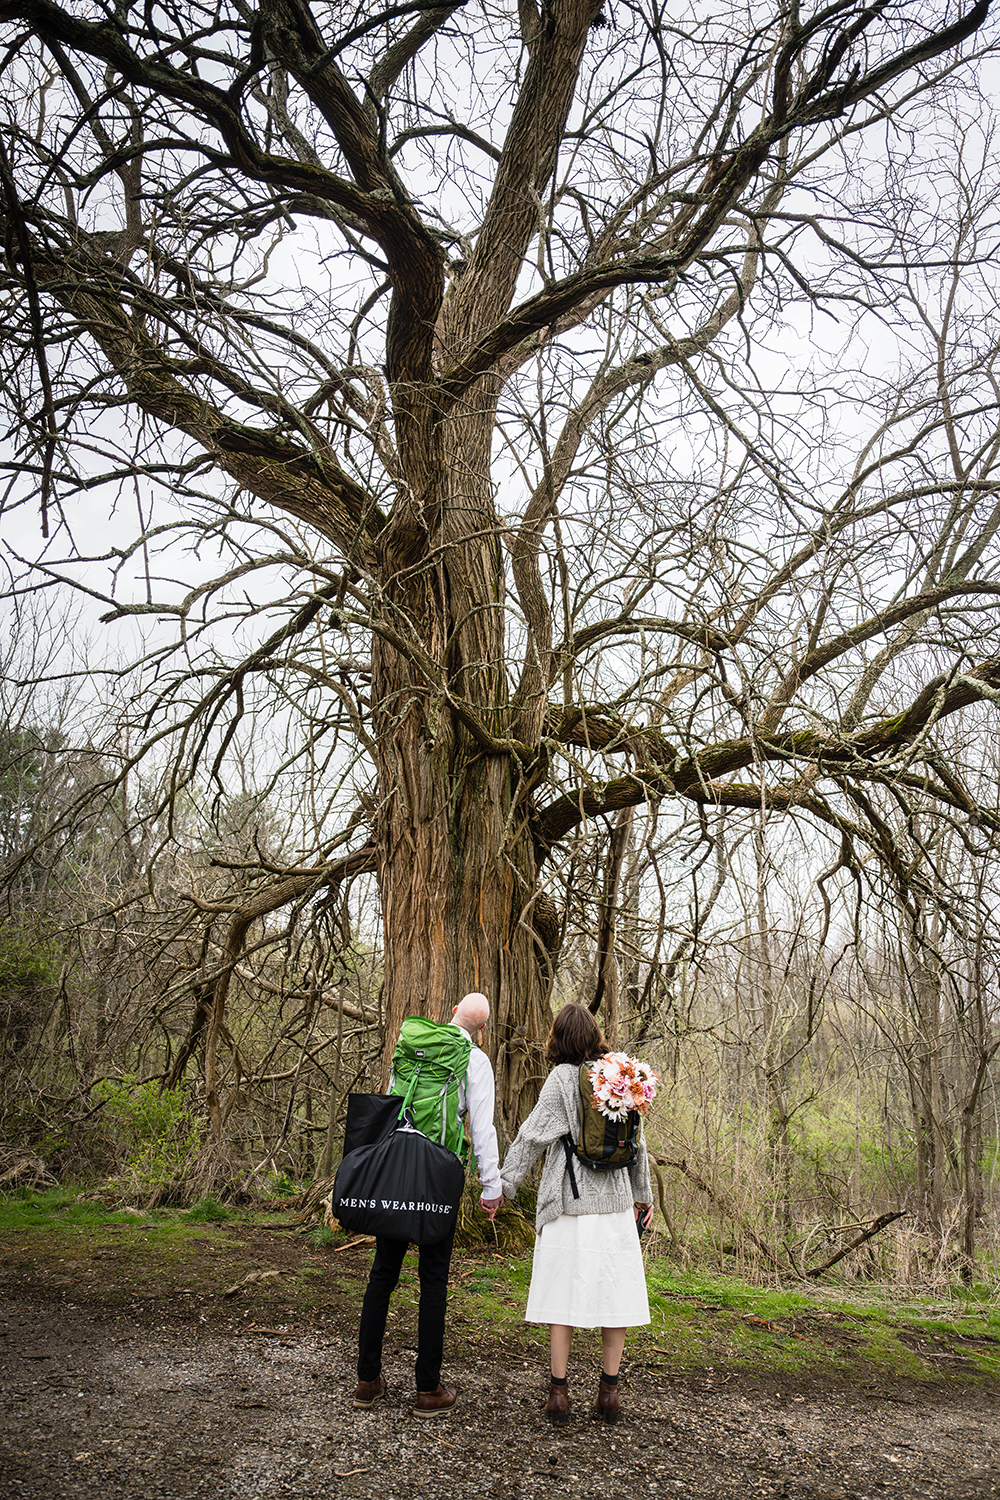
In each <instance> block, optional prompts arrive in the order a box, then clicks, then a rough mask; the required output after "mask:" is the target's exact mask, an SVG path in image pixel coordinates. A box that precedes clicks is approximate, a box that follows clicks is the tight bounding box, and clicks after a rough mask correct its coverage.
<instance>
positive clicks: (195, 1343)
mask: <svg viewBox="0 0 1000 1500" xmlns="http://www.w3.org/2000/svg"><path fill="white" fill-rule="evenodd" d="M353 1358H354V1346H353V1340H352V1337H351V1335H350V1332H348V1331H347V1330H341V1331H333V1330H326V1329H313V1330H307V1331H304V1332H300V1333H297V1334H291V1333H282V1332H280V1331H278V1330H266V1329H263V1328H258V1327H254V1326H252V1325H251V1326H249V1327H248V1326H247V1325H246V1323H245V1322H243V1323H242V1324H241V1323H240V1321H239V1320H238V1319H234V1320H233V1322H232V1323H231V1325H230V1326H229V1327H227V1328H221V1329H220V1328H219V1327H218V1326H216V1327H215V1328H211V1329H210V1328H208V1327H205V1326H201V1324H200V1323H199V1322H198V1320H197V1317H193V1318H188V1319H181V1320H180V1321H178V1320H173V1321H169V1320H168V1321H164V1322H152V1323H148V1322H147V1323H143V1322H141V1321H138V1320H135V1319H129V1318H127V1317H111V1316H108V1315H107V1314H106V1313H104V1312H102V1311H95V1310H94V1309H93V1308H89V1307H87V1306H85V1305H84V1306H79V1305H72V1304H70V1305H65V1304H64V1305H62V1306H52V1305H51V1304H49V1303H47V1302H45V1301H35V1300H31V1299H28V1298H22V1297H14V1298H11V1299H8V1300H6V1301H5V1302H3V1303H2V1304H0V1393H2V1394H0V1400H2V1414H0V1496H2V1497H3V1500H29V1497H31V1500H34V1497H38V1500H52V1497H58V1500H64V1497H65V1500H69V1497H74V1500H75V1497H90V1496H94V1497H101V1500H119V1497H122V1500H123V1497H126V1496H127V1497H128V1500H142V1497H151V1500H152V1497H155V1500H174V1497H185V1500H186V1497H189V1496H191V1497H193V1496H209V1495H211V1496H213V1497H220V1496H221V1497H225V1496H230V1495H232V1496H239V1497H241V1500H249V1497H256V1496H261V1497H270V1496H275V1497H278V1496H295V1497H297V1496H302V1497H305V1496H327V1495H331V1496H332V1495H336V1496H338V1497H339V1496H344V1497H345V1500H353V1497H369V1496H378V1497H379V1500H439V1497H441V1500H443V1497H448V1500H466V1497H469V1500H472V1497H476V1500H481V1497H485V1496H489V1497H504V1500H506V1497H511V1500H513V1497H515V1496H517V1497H525V1500H527V1497H536V1496H548V1495H573V1496H581V1497H590V1496H593V1497H598V1496H600V1497H602V1500H604V1497H609V1496H611V1497H614V1496H623V1497H627V1500H631V1497H633V1496H634V1497H638V1496H646V1495H653V1496H683V1497H689V1496H690V1497H692V1500H694V1497H701V1496H713V1497H714V1496H725V1497H730V1496H757V1495H765V1496H767V1495H776V1496H782V1497H808V1500H848V1497H850V1500H862V1497H868V1496H880V1497H881V1496H884V1495H892V1496H893V1497H897V1496H900V1497H914V1500H916V1497H920V1500H932V1497H941V1500H973V1497H975V1500H979V1497H984V1496H996V1495H1000V1397H998V1395H997V1393H996V1392H995V1391H993V1390H990V1389H986V1388H984V1387H982V1386H966V1387H964V1388H962V1389H955V1388H949V1389H947V1390H946V1389H943V1388H942V1389H935V1390H934V1391H932V1392H930V1393H928V1391H927V1390H926V1389H924V1388H920V1387H904V1386H900V1387H898V1388H896V1389H894V1390H893V1391H892V1392H891V1393H887V1392H885V1391H879V1392H874V1391H871V1392H865V1391H862V1390H859V1389H856V1388H850V1389H843V1388H830V1389H826V1390H820V1389H816V1388H815V1387H814V1388H812V1389H807V1388H801V1389H799V1388H798V1387H795V1386H794V1385H788V1386H787V1387H784V1388H783V1387H782V1386H781V1385H780V1384H777V1383H775V1382H773V1381H772V1382H771V1383H770V1384H762V1385H757V1386H753V1385H751V1384H747V1383H744V1384H742V1385H741V1384H740V1382H739V1379H738V1378H737V1377H735V1376H734V1377H732V1378H730V1379H728V1380H726V1379H724V1378H722V1377H721V1376H715V1377H712V1378H709V1377H707V1376H706V1377H705V1378H704V1379H699V1380H696V1381H692V1380H680V1379H678V1380H676V1381H672V1380H671V1379H670V1378H669V1377H664V1376H663V1375H662V1373H658V1374H656V1375H653V1374H652V1373H647V1372H645V1371H643V1370H641V1369H637V1368H635V1367H633V1368H632V1370H631V1372H630V1374H629V1376H628V1377H627V1380H626V1381H624V1382H623V1393H624V1400H625V1402H626V1404H627V1414H626V1418H625V1420H624V1421H623V1422H622V1423H621V1424H620V1425H619V1426H617V1427H606V1426H604V1425H603V1424H597V1423H594V1422H592V1421H590V1420H588V1418H587V1415H586V1406H587V1403H588V1402H589V1399H590V1397H591V1394H592V1392H591V1385H592V1377H591V1378H590V1379H586V1380H585V1379H582V1378H578V1379H577V1381H576V1384H575V1386H571V1394H572V1396H574V1397H575V1398H576V1401H577V1402H578V1412H579V1415H577V1416H576V1417H575V1418H574V1420H573V1421H572V1422H571V1423H570V1424H569V1426H568V1427H567V1428H566V1429H563V1430H554V1429H552V1428H551V1427H549V1426H548V1424H547V1423H546V1422H545V1421H544V1419H543V1418H542V1416H541V1402H542V1399H543V1394H544V1387H543V1383H542V1381H543V1374H542V1371H541V1370H540V1369H539V1368H538V1366H537V1364H533V1365H531V1366H530V1367H529V1366H526V1365H523V1363H522V1361H521V1360H520V1358H517V1359H515V1360H513V1362H511V1361H510V1360H508V1361H507V1362H506V1363H504V1361H503V1356H502V1353H501V1354H500V1356H499V1358H498V1356H497V1354H496V1352H493V1353H491V1354H488V1355H485V1356H483V1357H478V1358H477V1357H469V1356H467V1357H465V1358H461V1359H459V1360H457V1361H455V1362H453V1363H451V1364H449V1365H448V1367H447V1370H446V1376H447V1378H450V1379H453V1380H454V1382H455V1383H456V1384H457V1386H458V1387H459V1390H460V1392H461V1395H460V1400H459V1404H458V1405H457V1407H456V1408H455V1410H454V1411H453V1412H451V1413H450V1414H449V1415H447V1416H445V1417H442V1418H437V1419H435V1420H433V1421H426V1420H425V1421H420V1420H417V1419H415V1418H414V1417H413V1416H412V1415H411V1413H410V1405H411V1402H412V1386H411V1371H412V1358H413V1354H412V1350H411V1349H409V1348H407V1347H400V1346H398V1345H397V1346H395V1347H390V1348H389V1349H387V1360H386V1375H387V1377H388V1380H389V1394H388V1397H387V1398H386V1399H385V1400H384V1401H382V1402H380V1403H379V1405H378V1406H376V1407H375V1408H374V1409H373V1410H372V1411H371V1412H354V1411H353V1410H352V1409H351V1407H350V1405H349V1396H350V1393H351V1389H352V1373H351V1372H352V1365H353ZM582 1363H583V1361H582V1360H581V1365H582Z"/></svg>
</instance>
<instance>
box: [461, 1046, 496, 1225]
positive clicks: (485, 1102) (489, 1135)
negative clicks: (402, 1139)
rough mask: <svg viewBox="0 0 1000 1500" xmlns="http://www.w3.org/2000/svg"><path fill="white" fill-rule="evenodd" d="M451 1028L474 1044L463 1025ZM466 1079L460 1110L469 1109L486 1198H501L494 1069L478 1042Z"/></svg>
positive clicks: (470, 1059)
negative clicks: (494, 1119) (494, 1121)
mask: <svg viewBox="0 0 1000 1500" xmlns="http://www.w3.org/2000/svg"><path fill="white" fill-rule="evenodd" d="M451 1025H452V1026H454V1027H455V1028H456V1030H458V1031H460V1032H461V1033H462V1035H463V1036H468V1037H469V1040H470V1041H472V1038H471V1036H469V1033H468V1032H467V1031H466V1029H465V1027H464V1026H459V1025H458V1023H457V1022H456V1021H452V1022H451ZM466 1080H467V1083H468V1087H467V1088H466V1086H465V1083H466ZM466 1080H462V1081H460V1082H459V1085H458V1107H459V1109H460V1110H461V1109H467V1110H468V1112H469V1113H468V1120H469V1133H470V1135H471V1136H472V1149H473V1151H474V1152H475V1156H476V1166H477V1167H478V1169H479V1181H480V1182H481V1183H482V1185H483V1197H484V1198H500V1197H502V1196H503V1184H502V1183H501V1181H500V1147H499V1145H498V1144H497V1131H496V1126H495V1125H494V1123H493V1114H494V1111H495V1109H496V1084H495V1083H494V1081H493V1068H492V1066H491V1064H490V1060H489V1058H488V1057H487V1056H486V1053H485V1052H484V1051H483V1050H482V1048H480V1047H477V1046H476V1045H475V1043H473V1047H472V1051H471V1052H470V1053H469V1071H468V1073H467V1074H466Z"/></svg>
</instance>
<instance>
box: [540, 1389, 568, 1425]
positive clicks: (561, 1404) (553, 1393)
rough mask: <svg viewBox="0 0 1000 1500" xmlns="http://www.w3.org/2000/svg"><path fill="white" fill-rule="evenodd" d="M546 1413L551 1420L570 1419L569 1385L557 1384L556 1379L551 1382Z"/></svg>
mask: <svg viewBox="0 0 1000 1500" xmlns="http://www.w3.org/2000/svg"><path fill="white" fill-rule="evenodd" d="M545 1415H546V1416H547V1417H548V1419H549V1421H550V1422H568V1421H569V1386H568V1385H556V1383H555V1381H554V1380H553V1381H551V1382H550V1384H549V1395H548V1400H547V1401H546V1403H545Z"/></svg>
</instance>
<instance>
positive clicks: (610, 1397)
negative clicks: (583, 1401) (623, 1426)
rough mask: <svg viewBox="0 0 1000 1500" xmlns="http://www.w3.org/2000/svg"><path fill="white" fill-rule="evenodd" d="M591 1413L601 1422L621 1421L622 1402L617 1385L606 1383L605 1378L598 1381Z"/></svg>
mask: <svg viewBox="0 0 1000 1500" xmlns="http://www.w3.org/2000/svg"><path fill="white" fill-rule="evenodd" d="M590 1415H591V1416H592V1417H596V1418H597V1419H598V1421H601V1422H620V1421H621V1419H622V1403H621V1397H620V1396H619V1394H618V1387H617V1386H616V1385H605V1384H604V1381H603V1380H602V1381H600V1382H599V1383H598V1386H597V1395H596V1396H595V1398H594V1404H593V1406H592V1407H591V1408H590Z"/></svg>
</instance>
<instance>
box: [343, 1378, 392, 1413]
mask: <svg viewBox="0 0 1000 1500" xmlns="http://www.w3.org/2000/svg"><path fill="white" fill-rule="evenodd" d="M385 1392H386V1384H385V1381H384V1380H383V1379H382V1376H381V1375H380V1376H379V1377H378V1379H377V1380H359V1381H358V1388H357V1390H356V1391H355V1392H354V1400H353V1401H352V1402H351V1405H352V1406H356V1407H357V1408H358V1410H359V1411H368V1409H369V1408H370V1407H372V1406H374V1405H375V1402H376V1401H378V1400H379V1399H380V1397H382V1396H384V1395H385Z"/></svg>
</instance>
